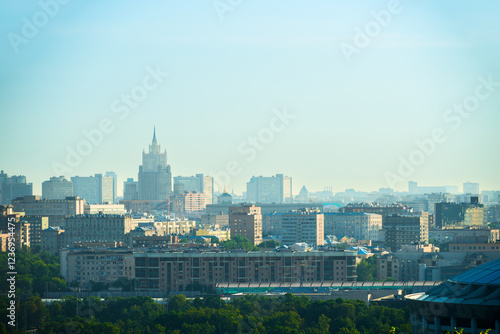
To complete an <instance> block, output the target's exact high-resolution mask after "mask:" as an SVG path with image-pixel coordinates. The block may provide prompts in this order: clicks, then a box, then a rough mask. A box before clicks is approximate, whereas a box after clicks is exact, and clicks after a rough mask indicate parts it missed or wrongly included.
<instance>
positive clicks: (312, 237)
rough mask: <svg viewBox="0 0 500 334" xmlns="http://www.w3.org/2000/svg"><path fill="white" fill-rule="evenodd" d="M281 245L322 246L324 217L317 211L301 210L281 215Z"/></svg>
mask: <svg viewBox="0 0 500 334" xmlns="http://www.w3.org/2000/svg"><path fill="white" fill-rule="evenodd" d="M281 230H282V238H281V244H283V245H293V244H294V243H298V242H305V243H308V244H310V245H313V246H321V245H323V244H324V216H323V214H322V213H321V212H320V211H319V210H311V209H301V210H295V211H293V212H290V213H286V214H283V215H281Z"/></svg>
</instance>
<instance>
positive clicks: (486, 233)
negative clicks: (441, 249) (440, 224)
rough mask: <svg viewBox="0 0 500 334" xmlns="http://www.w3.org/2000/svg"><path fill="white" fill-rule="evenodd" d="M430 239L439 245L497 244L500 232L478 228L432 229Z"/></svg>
mask: <svg viewBox="0 0 500 334" xmlns="http://www.w3.org/2000/svg"><path fill="white" fill-rule="evenodd" d="M429 239H434V240H435V241H436V242H437V243H448V242H456V243H474V242H496V241H497V240H499V239H500V230H499V229H498V228H496V229H489V228H477V227H465V228H444V229H432V230H430V231H429Z"/></svg>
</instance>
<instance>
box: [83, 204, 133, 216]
mask: <svg viewBox="0 0 500 334" xmlns="http://www.w3.org/2000/svg"><path fill="white" fill-rule="evenodd" d="M83 211H84V214H86V215H97V214H105V215H124V214H125V205H123V204H85V207H84V210H83Z"/></svg>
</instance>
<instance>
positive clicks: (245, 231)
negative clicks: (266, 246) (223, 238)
mask: <svg viewBox="0 0 500 334" xmlns="http://www.w3.org/2000/svg"><path fill="white" fill-rule="evenodd" d="M229 225H230V228H231V239H233V238H234V236H236V235H241V236H244V237H245V238H247V239H248V240H250V242H252V243H253V244H254V245H258V244H260V243H261V242H262V214H261V212H260V207H258V206H255V205H254V204H242V205H239V206H236V207H231V208H230V209H229Z"/></svg>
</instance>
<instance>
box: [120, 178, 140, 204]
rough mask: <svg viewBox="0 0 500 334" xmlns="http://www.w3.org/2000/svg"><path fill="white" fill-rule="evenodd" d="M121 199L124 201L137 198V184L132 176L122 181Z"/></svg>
mask: <svg viewBox="0 0 500 334" xmlns="http://www.w3.org/2000/svg"><path fill="white" fill-rule="evenodd" d="M123 199H124V200H125V201H136V200H138V199H139V184H138V183H137V181H134V179H133V178H128V179H127V181H125V182H123Z"/></svg>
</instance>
